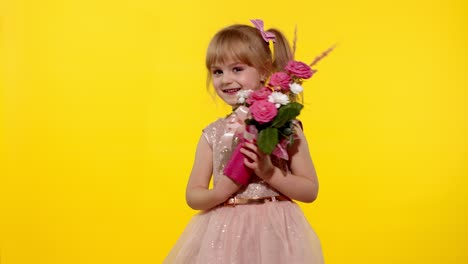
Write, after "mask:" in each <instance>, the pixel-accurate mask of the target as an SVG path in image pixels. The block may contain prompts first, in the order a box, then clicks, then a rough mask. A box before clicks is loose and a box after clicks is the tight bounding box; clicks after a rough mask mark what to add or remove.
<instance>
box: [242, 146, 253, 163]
mask: <svg viewBox="0 0 468 264" xmlns="http://www.w3.org/2000/svg"><path fill="white" fill-rule="evenodd" d="M240 152H241V153H242V154H244V156H246V157H247V158H249V159H251V160H252V161H255V160H257V154H256V153H254V152H252V151H251V150H249V149H246V148H244V147H242V148H241V149H240Z"/></svg>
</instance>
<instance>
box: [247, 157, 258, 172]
mask: <svg viewBox="0 0 468 264" xmlns="http://www.w3.org/2000/svg"><path fill="white" fill-rule="evenodd" d="M244 165H245V166H246V167H247V168H249V169H252V170H255V169H256V168H257V164H256V162H253V161H252V162H251V161H249V159H248V158H245V159H244Z"/></svg>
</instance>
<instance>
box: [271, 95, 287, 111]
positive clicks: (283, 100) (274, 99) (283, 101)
mask: <svg viewBox="0 0 468 264" xmlns="http://www.w3.org/2000/svg"><path fill="white" fill-rule="evenodd" d="M268 102H270V103H274V104H275V106H276V108H279V107H280V106H281V105H287V104H289V97H288V96H287V95H285V94H283V93H280V92H273V93H271V94H270V95H269V96H268Z"/></svg>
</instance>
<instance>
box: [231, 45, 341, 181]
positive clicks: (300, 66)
mask: <svg viewBox="0 0 468 264" xmlns="http://www.w3.org/2000/svg"><path fill="white" fill-rule="evenodd" d="M333 48H334V46H332V47H331V48H329V49H328V50H327V51H325V52H323V53H322V54H321V55H320V56H318V57H316V58H315V60H314V61H313V62H312V63H311V64H309V65H307V64H305V63H303V62H300V61H289V62H288V64H287V65H286V67H285V68H284V71H281V72H275V73H273V74H272V75H271V76H270V78H269V81H268V82H267V85H266V86H265V87H262V88H261V89H259V90H256V91H252V90H242V91H239V92H238V94H237V96H238V102H237V103H238V104H239V107H238V108H237V109H235V110H234V111H235V112H237V113H239V116H244V117H246V118H245V120H242V121H243V123H245V128H244V129H243V133H241V134H239V135H238V137H239V139H240V142H239V143H242V142H244V141H245V140H256V143H257V146H258V147H259V149H260V150H261V151H262V152H263V153H265V154H272V155H274V156H276V157H278V158H280V159H285V160H288V159H289V156H288V152H287V147H288V146H291V145H292V144H293V142H294V138H295V132H294V120H295V119H296V117H297V116H298V115H299V114H300V113H301V110H302V108H303V105H302V104H300V103H298V102H297V97H298V95H299V94H300V93H301V92H302V91H303V90H304V89H303V87H302V83H303V81H304V80H306V79H309V78H311V77H312V76H313V75H314V74H315V73H316V72H317V70H314V69H312V68H311V67H312V66H313V65H315V64H316V63H317V62H318V61H319V60H321V59H322V58H323V57H325V56H326V55H327V54H328V53H329V52H330V51H331V50H333ZM237 119H239V118H237ZM242 125H243V124H242ZM241 147H242V144H238V145H237V147H236V149H235V150H234V151H233V153H232V156H231V159H230V160H229V161H228V163H227V164H226V166H225V168H224V174H225V175H226V176H228V177H229V178H231V179H232V180H234V181H235V182H238V183H240V184H248V182H249V179H250V175H251V174H252V171H250V169H248V168H247V167H246V166H245V165H244V163H243V159H244V156H243V154H242V153H240V148H241Z"/></svg>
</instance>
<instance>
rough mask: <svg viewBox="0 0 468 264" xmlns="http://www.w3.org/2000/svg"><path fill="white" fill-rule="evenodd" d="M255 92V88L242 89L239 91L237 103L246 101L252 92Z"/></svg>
mask: <svg viewBox="0 0 468 264" xmlns="http://www.w3.org/2000/svg"><path fill="white" fill-rule="evenodd" d="M252 92H253V90H240V91H238V92H237V97H238V99H237V103H239V104H243V103H245V99H247V98H249V96H250V94H251V93H252Z"/></svg>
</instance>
